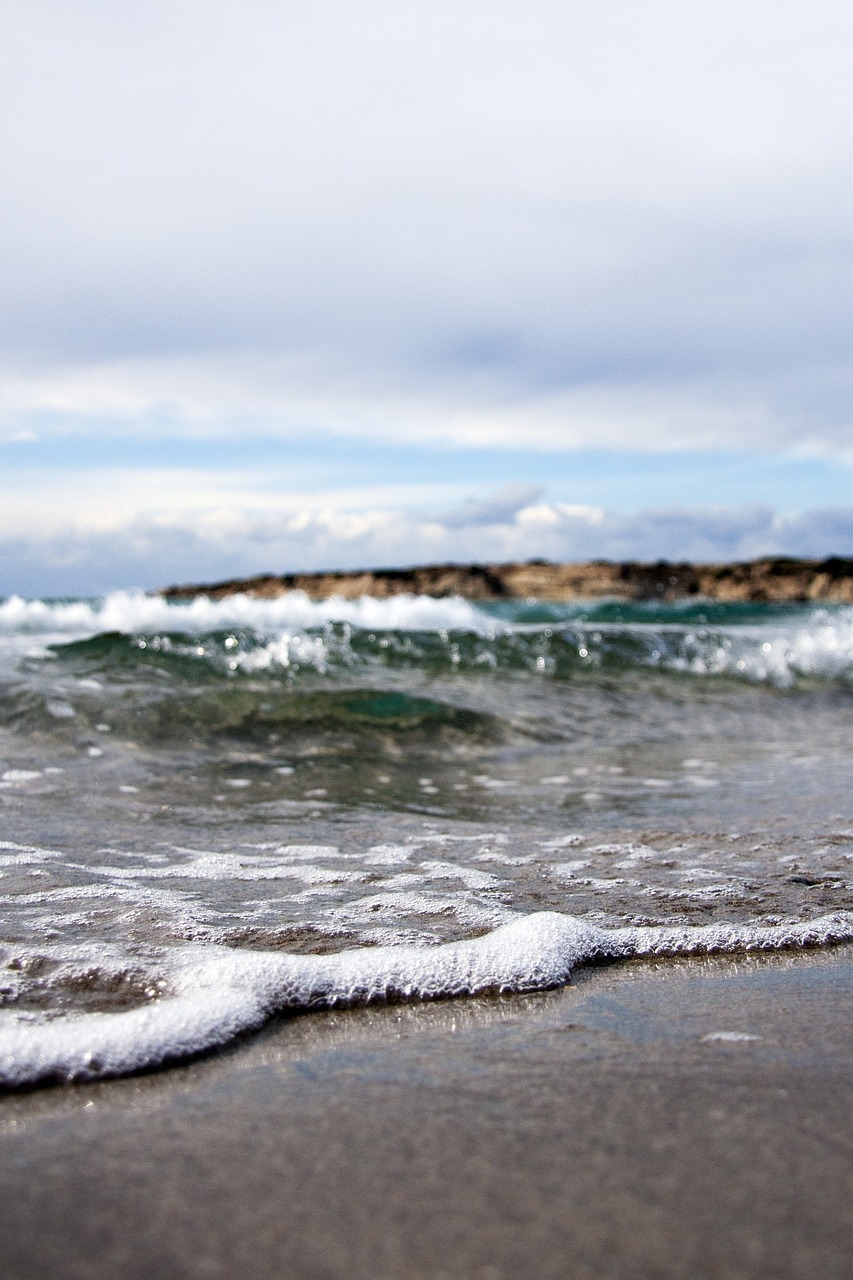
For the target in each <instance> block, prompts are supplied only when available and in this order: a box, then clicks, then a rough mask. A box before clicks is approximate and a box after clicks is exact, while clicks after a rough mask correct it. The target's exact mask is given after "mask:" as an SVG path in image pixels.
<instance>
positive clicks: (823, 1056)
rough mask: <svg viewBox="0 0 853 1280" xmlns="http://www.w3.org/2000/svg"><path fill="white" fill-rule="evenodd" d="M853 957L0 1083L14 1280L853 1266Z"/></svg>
mask: <svg viewBox="0 0 853 1280" xmlns="http://www.w3.org/2000/svg"><path fill="white" fill-rule="evenodd" d="M851 1012H853V948H851V947H849V946H847V947H840V948H836V949H834V950H832V951H828V952H820V953H818V952H811V953H805V954H797V955H794V954H791V955H780V956H764V957H746V956H744V957H739V958H735V959H732V958H714V959H693V960H687V961H684V960H676V961H672V960H670V961H656V962H634V963H630V964H623V965H619V966H613V967H609V968H601V969H595V970H587V971H584V972H582V973H580V974H579V975H578V978H577V981H576V982H575V983H573V985H572V986H571V987H568V988H566V989H564V990H561V991H554V992H548V993H544V994H542V995H536V996H528V997H508V998H499V997H495V998H488V999H477V1000H467V1001H465V1000H463V1001H457V1002H449V1003H444V1004H435V1005H421V1006H411V1007H408V1006H399V1007H396V1008H385V1009H368V1010H356V1011H352V1012H348V1013H329V1014H316V1015H310V1016H305V1017H301V1018H296V1019H292V1020H290V1021H280V1022H278V1023H276V1024H275V1025H274V1026H272V1027H270V1028H268V1029H267V1030H266V1031H265V1032H263V1033H261V1034H260V1035H257V1036H255V1037H254V1038H252V1039H250V1040H247V1041H244V1042H243V1043H242V1044H240V1045H238V1046H236V1047H235V1048H234V1049H233V1050H231V1051H229V1052H226V1053H221V1054H219V1055H217V1056H214V1057H210V1058H208V1059H205V1060H204V1061H199V1062H196V1063H194V1064H190V1065H187V1066H182V1067H177V1068H173V1069H172V1070H170V1071H166V1072H161V1073H158V1074H152V1075H149V1076H144V1077H137V1078H135V1079H131V1080H119V1081H112V1082H108V1083H104V1084H98V1085H84V1086H75V1087H71V1088H65V1089H61V1088H53V1089H42V1090H37V1091H34V1092H31V1093H27V1094H7V1095H5V1096H4V1097H3V1098H2V1099H0V1190H2V1204H3V1215H2V1225H0V1274H2V1275H3V1276H4V1277H5V1278H6V1280H36V1278H38V1280H60V1278H61V1280H84V1278H85V1280H88V1278H90V1277H91V1278H92V1280H123V1278H125V1277H126V1278H128V1280H131V1278H132V1280H142V1278H143V1277H145V1280H149V1278H151V1277H157V1278H158V1280H171V1278H172V1277H174V1278H178V1277H181V1278H183V1277H187V1278H188V1280H196V1278H198V1280H202V1278H205V1280H207V1278H211V1280H212V1278H216V1280H218V1278H219V1277H223V1278H225V1277H229V1278H230V1277H237V1276H250V1277H253V1278H257V1280H266V1278H267V1277H269V1278H270V1280H272V1278H273V1277H275V1278H276V1280H290V1278H293V1280H337V1278H338V1277H341V1280H343V1278H344V1277H357V1278H361V1277H364V1280H368V1278H369V1280H439V1278H440V1277H446V1278H448V1280H450V1278H453V1280H457V1278H460V1280H461V1278H462V1277H465V1278H466V1280H468V1278H469V1277H470V1278H472V1280H473V1278H475V1277H476V1278H477V1280H509V1278H512V1280H516V1278H517V1280H530V1278H531V1277H546V1278H547V1277H555V1278H556V1277H560V1278H561V1280H562V1278H563V1277H571V1278H572V1280H587V1277H589V1278H590V1280H592V1277H596V1280H602V1278H604V1280H607V1278H609V1277H619V1278H620V1280H621V1278H622V1277H624V1278H625V1280H628V1277H632V1278H634V1280H637V1278H639V1280H644V1278H645V1277H649V1278H655V1280H658V1278H661V1280H663V1278H668V1277H691V1280H692V1278H696V1280H717V1278H720V1280H723V1278H725V1280H739V1278H741V1277H742V1278H743V1280H763V1278H764V1277H767V1280H771V1278H772V1280H786V1278H787V1277H791V1280H793V1278H794V1277H797V1280H800V1278H801V1277H803V1276H808V1275H816V1276H817V1275H819V1276H821V1277H822V1280H832V1278H834V1277H838V1278H839V1280H840V1278H841V1277H845V1278H847V1277H849V1276H850V1275H851V1268H853V1261H851V1258H853V1196H851V1195H850V1186H851V1173H853V1132H851V1124H850V1118H851V1115H853V1017H851Z"/></svg>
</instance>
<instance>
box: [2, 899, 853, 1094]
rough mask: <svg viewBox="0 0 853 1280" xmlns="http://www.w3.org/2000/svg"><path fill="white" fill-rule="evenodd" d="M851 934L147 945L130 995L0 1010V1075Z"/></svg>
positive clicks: (70, 1076)
mask: <svg viewBox="0 0 853 1280" xmlns="http://www.w3.org/2000/svg"><path fill="white" fill-rule="evenodd" d="M851 940H853V915H851V914H849V913H843V912H842V913H838V914H836V915H831V916H824V917H821V918H820V919H817V920H812V921H808V922H806V923H801V924H793V923H792V924H783V925H732V924H714V925H705V926H692V927H691V926H684V927H667V926H662V927H642V928H621V929H600V928H598V927H596V926H594V925H592V924H589V923H588V922H586V921H584V920H581V919H578V918H576V917H573V916H568V915H563V914H561V913H558V912H537V913H535V914H533V915H529V916H525V917H523V918H521V919H519V920H515V921H512V922H511V923H509V924H506V925H503V926H501V927H500V928H498V929H495V930H494V931H492V932H491V933H488V934H486V935H484V936H482V937H479V938H475V939H473V940H470V941H466V942H455V943H445V944H444V945H442V946H437V947H413V946H391V947H374V948H359V949H356V950H352V951H343V952H338V953H337V954H335V955H282V954H280V953H275V952H247V951H240V950H234V949H229V948H226V947H193V948H186V949H183V950H181V951H179V952H177V953H174V952H173V953H171V955H169V954H168V953H166V952H163V953H161V956H160V971H159V972H157V973H152V974H151V975H149V978H148V987H147V988H146V987H145V985H144V981H142V980H140V979H139V978H138V976H137V975H134V981H135V982H136V984H137V985H138V986H140V987H141V990H142V991H143V992H146V990H147V992H148V993H149V994H150V996H151V998H150V999H149V1001H148V1003H146V1004H145V1005H143V1006H141V1007H137V1008H133V1009H128V1010H126V1011H124V1012H120V1013H82V1014H78V1015H66V1016H58V1017H54V1018H53V1019H46V1020H45V1019H42V1020H40V1019H39V1018H38V1016H37V1015H35V1014H33V1013H25V1014H19V1013H14V1012H4V1013H3V1014H2V1020H0V1082H2V1083H3V1084H5V1085H7V1086H13V1087H14V1086H22V1085H32V1084H36V1083H39V1082H41V1081H62V1082H67V1081H73V1080H92V1079H97V1078H102V1077H107V1076H118V1075H127V1074H129V1073H131V1072H136V1071H141V1070H147V1069H151V1068H153V1067H158V1066H162V1065H164V1064H166V1063H169V1062H175V1061H179V1060H182V1059H186V1058H189V1057H192V1056H195V1055H197V1054H199V1053H202V1052H204V1051H206V1050H210V1049H213V1048H216V1047H219V1046H221V1045H224V1044H227V1043H228V1042H229V1041H231V1040H233V1039H235V1038H236V1037H237V1036H239V1035H241V1034H243V1033H245V1032H247V1031H251V1030H254V1029H256V1028H257V1027H259V1026H261V1025H262V1023H264V1022H265V1021H267V1020H268V1019H269V1018H271V1017H272V1016H273V1015H275V1014H276V1013H281V1012H284V1011H288V1010H290V1011H307V1010H312V1009H328V1008H340V1007H348V1006H354V1005H363V1004H369V1003H373V1002H378V1001H390V1000H434V999H439V998H449V997H455V996H463V995H475V994H478V993H482V992H529V991H541V990H545V989H547V988H549V987H556V986H561V985H563V984H565V983H566V982H567V981H568V980H569V978H570V976H571V973H572V970H573V969H575V968H576V967H577V966H578V965H581V964H585V963H589V962H591V961H596V960H605V959H624V958H628V957H631V956H647V955H681V954H691V955H692V954H697V953H711V952H735V951H754V950H779V949H781V948H788V947H806V946H825V945H827V944H830V943H837V942H846V941H851ZM90 961H91V957H90ZM20 964H21V962H20V960H19V961H18V966H19V967H20ZM12 967H14V961H13V965H12ZM66 967H67V960H66ZM89 968H90V970H91V962H90V965H89Z"/></svg>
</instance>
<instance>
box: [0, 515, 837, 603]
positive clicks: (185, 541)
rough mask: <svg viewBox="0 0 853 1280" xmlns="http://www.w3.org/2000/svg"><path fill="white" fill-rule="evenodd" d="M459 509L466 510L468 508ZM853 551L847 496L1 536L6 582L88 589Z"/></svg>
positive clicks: (210, 518)
mask: <svg viewBox="0 0 853 1280" xmlns="http://www.w3.org/2000/svg"><path fill="white" fill-rule="evenodd" d="M466 509H467V511H468V517H467V518H466V517H465V516H464V514H463V513H464V511H465V510H466ZM776 554H789V555H803V556H824V555H830V554H841V555H853V507H848V508H840V509H837V510H832V511H810V512H804V513H801V514H793V515H785V514H779V513H776V512H774V511H773V509H772V508H770V507H767V506H752V507H744V508H737V509H724V508H716V509H706V510H701V509H700V510H696V509H693V510H690V509H685V508H683V507H682V508H677V507H672V508H669V509H665V510H652V511H641V512H639V513H636V514H633V515H624V514H617V513H614V512H610V511H606V510H603V509H602V508H596V507H583V506H572V505H570V504H565V503H545V502H541V501H540V502H534V503H533V504H531V505H528V506H521V507H517V506H516V505H515V503H514V502H513V501H512V500H509V499H508V496H507V495H506V494H504V495H503V496H501V495H498V499H497V500H496V501H495V504H494V508H493V512H492V515H491V516H487V515H486V504H485V503H484V504H483V505H482V506H480V507H478V506H477V505H476V504H473V503H472V504H470V506H469V507H467V508H466V507H465V506H462V507H460V508H457V509H456V511H455V513H451V515H450V517H449V518H447V517H446V518H445V519H443V520H442V519H439V518H434V517H432V516H430V515H428V514H424V513H418V512H417V511H416V510H411V509H410V510H403V509H400V508H393V507H382V508H377V507H373V508H362V509H360V510H357V509H351V508H350V509H347V508H342V507H334V506H331V505H327V506H314V507H310V508H292V509H290V510H286V511H270V512H254V513H251V514H245V513H240V512H237V511H231V512H217V511H213V510H211V511H198V512H188V513H186V514H185V515H184V516H183V517H182V518H181V519H180V520H169V519H168V518H164V517H160V518H152V517H150V516H144V517H143V516H137V517H135V518H132V519H129V520H128V521H126V522H125V523H124V524H121V525H118V526H116V527H114V528H112V529H110V530H108V531H107V530H103V529H97V528H92V527H91V526H89V527H87V526H85V525H83V524H77V525H69V526H67V527H66V528H64V529H62V530H57V531H53V532H50V533H48V534H45V535H44V536H43V537H41V538H35V537H32V536H31V537H28V538H25V539H24V538H16V537H15V536H14V535H8V534H7V535H5V536H2V537H0V563H2V564H3V566H4V569H3V576H2V578H0V591H5V592H7V593H9V592H20V593H23V594H29V595H34V594H51V593H52V594H61V595H62V594H69V593H75V592H77V593H92V592H99V591H105V590H109V589H112V588H117V587H128V586H134V585H135V586H143V587H155V586H162V585H165V584H166V583H171V582H181V581H184V582H186V581H191V582H199V581H216V580H220V579H223V578H226V577H232V576H242V575H249V574H253V573H259V572H267V571H271V572H289V571H294V570H300V571H310V570H314V569H357V568H365V567H373V566H389V567H390V566H402V565H411V564H418V563H430V562H445V561H456V562H461V563H464V562H469V561H481V562H482V561H493V562H494V561H506V560H526V559H532V558H543V557H544V558H547V559H551V560H558V561H559V560H587V559H596V558H604V559H610V560H622V559H639V560H657V559H661V558H663V559H669V560H683V559H689V560H696V561H706V562H707V561H720V560H742V559H749V558H752V557H755V556H759V555H776Z"/></svg>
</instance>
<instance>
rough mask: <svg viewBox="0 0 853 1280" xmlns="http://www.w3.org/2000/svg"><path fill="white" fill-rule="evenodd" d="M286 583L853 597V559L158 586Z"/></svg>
mask: <svg viewBox="0 0 853 1280" xmlns="http://www.w3.org/2000/svg"><path fill="white" fill-rule="evenodd" d="M287 591H304V592H305V593H306V594H307V595H309V596H311V597H312V598H313V599H317V600H325V599H328V598H329V597H331V596H339V597H341V598H343V599H345V600H354V599H358V598H359V597H361V596H373V597H376V598H380V599H385V598H388V597H391V596H396V595H402V594H411V595H425V596H433V597H437V598H441V597H445V596H461V597H462V598H463V599H466V600H483V601H497V600H525V599H538V600H552V601H569V600H594V599H603V598H613V599H617V600H636V601H642V600H646V601H648V600H660V601H664V602H670V601H676V600H685V599H708V600H718V601H724V602H738V601H743V602H747V603H749V602H754V603H770V604H793V603H797V602H807V601H813V602H815V603H821V602H823V603H827V604H853V558H850V557H841V556H831V557H828V558H825V559H822V560H818V559H795V558H791V557H785V556H775V557H763V558H761V559H757V560H750V561H742V562H736V563H731V564H693V563H690V562H688V561H682V562H679V563H670V562H668V561H665V560H661V561H658V562H657V563H654V564H648V563H643V562H641V561H635V560H626V561H622V562H613V561H606V560H594V561H588V562H585V563H565V564H557V563H550V562H548V561H543V560H530V561H526V562H523V563H522V562H511V563H506V564H436V565H421V566H415V567H412V568H403V569H365V570H352V571H340V572H328V573H284V574H273V573H267V574H258V575H256V576H254V577H248V578H230V579H226V580H223V581H221V582H212V583H196V584H188V585H183V586H170V587H162V588H160V589H159V590H158V591H156V592H154V593H153V594H155V595H159V596H162V597H164V598H165V599H167V600H190V599H194V598H195V597H196V596H207V597H208V598H210V599H213V600H221V599H224V598H226V597H227V596H232V595H237V594H244V595H248V596H252V597H254V598H256V599H262V600H268V599H274V598H275V597H277V596H280V595H283V594H284V593H285V592H287Z"/></svg>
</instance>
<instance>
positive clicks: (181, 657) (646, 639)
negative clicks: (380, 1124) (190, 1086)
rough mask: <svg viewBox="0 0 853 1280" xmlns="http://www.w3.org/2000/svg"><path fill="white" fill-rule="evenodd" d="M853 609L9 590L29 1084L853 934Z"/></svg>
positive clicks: (4, 690)
mask: <svg viewBox="0 0 853 1280" xmlns="http://www.w3.org/2000/svg"><path fill="white" fill-rule="evenodd" d="M851 712H853V608H850V607H847V606H835V607H829V608H826V607H821V608H817V607H814V606H807V605H797V606H784V607H782V606H773V605H755V604H719V603H714V602H710V601H691V602H690V603H684V604H671V605H660V604H636V603H634V604H626V603H621V602H615V601H601V602H594V603H589V602H587V603H583V602H581V603H571V604H555V603H541V602H535V601H527V602H514V603H511V604H508V603H501V604H499V605H497V604H496V605H481V604H473V603H470V602H467V601H464V600H460V599H443V600H436V599H431V598H426V597H411V596H409V597H406V596H400V597H396V598H392V599H388V600H373V599H363V600H359V601H343V600H327V601H323V602H315V601H311V600H309V599H308V597H307V596H305V595H304V594H302V593H299V592H292V593H289V594H287V595H283V596H281V597H279V598H278V599H274V600H256V599H250V598H248V597H246V596H239V595H235V596H232V597H229V598H226V599H224V600H221V601H211V600H208V599H204V598H201V599H196V600H194V601H191V602H187V603H175V602H169V601H167V600H165V599H162V598H160V597H156V596H145V595H142V594H129V593H118V594H115V595H112V596H109V597H107V598H105V599H102V600H59V601H57V600H54V601H50V600H44V601H42V600H22V599H19V598H11V599H8V600H6V601H5V602H2V603H0V805H1V806H2V815H3V821H2V829H0V1081H2V1082H5V1083H6V1084H9V1085H19V1084H27V1083H33V1082H35V1081H38V1080H43V1079H60V1080H61V1079H74V1078H85V1077H93V1076H98V1075H110V1074H120V1073H122V1072H126V1071H132V1070H138V1069H141V1068H145V1067H148V1066H155V1065H159V1064H162V1063H165V1062H169V1061H175V1060H179V1059H181V1058H184V1057H186V1056H189V1055H192V1054H193V1053H197V1052H199V1051H201V1050H204V1049H209V1048H211V1047H213V1046H215V1045H218V1044H223V1043H225V1042H227V1041H228V1040H229V1039H231V1038H233V1037H234V1036H236V1035H238V1034H240V1033H242V1032H245V1031H246V1030H248V1029H250V1028H252V1027H256V1026H258V1025H260V1023H261V1022H262V1021H263V1020H264V1019H266V1018H268V1017H270V1016H273V1015H274V1014H276V1013H277V1012H280V1011H282V1010H294V1009H308V1008H313V1007H318V1006H326V1007H328V1006H330V1005H346V1004H353V1003H363V1002H366V1001H369V1000H376V999H407V998H408V999H416V998H430V997H436V996H449V995H464V994H465V993H467V992H475V991H490V990H501V991H511V990H518V991H521V990H525V991H529V990H535V989H540V988H543V987H546V986H553V985H555V984H557V983H560V982H565V981H567V980H569V978H570V974H571V971H572V969H573V967H576V966H577V965H579V964H585V963H589V962H592V961H595V960H603V959H618V958H621V957H627V956H632V955H642V954H649V953H664V954H675V953H679V952H682V951H683V952H693V951H701V950H705V951H714V950H733V949H737V948H741V947H779V946H791V945H817V944H822V943H829V942H834V941H841V940H844V939H849V938H851V937H853V914H851V909H853V804H851V800H850V779H851V776H853V731H851Z"/></svg>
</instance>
